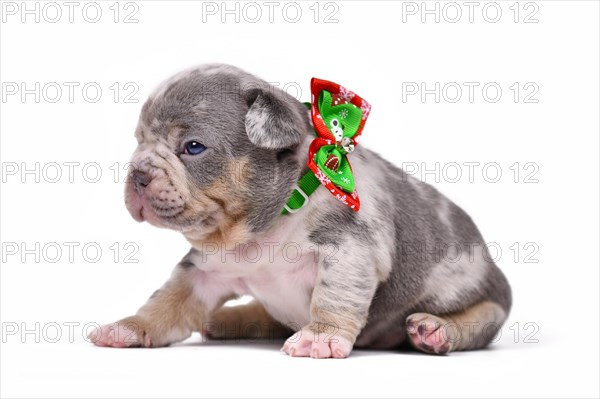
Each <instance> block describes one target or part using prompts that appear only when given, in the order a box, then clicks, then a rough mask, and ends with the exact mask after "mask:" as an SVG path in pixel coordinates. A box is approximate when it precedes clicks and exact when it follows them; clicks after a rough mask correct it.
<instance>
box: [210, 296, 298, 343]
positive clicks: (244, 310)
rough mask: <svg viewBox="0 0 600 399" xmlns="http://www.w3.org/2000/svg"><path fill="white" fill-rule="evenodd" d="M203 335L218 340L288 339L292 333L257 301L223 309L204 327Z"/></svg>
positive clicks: (211, 317)
mask: <svg viewBox="0 0 600 399" xmlns="http://www.w3.org/2000/svg"><path fill="white" fill-rule="evenodd" d="M202 333H203V334H204V333H206V335H207V336H208V337H209V338H217V339H242V338H246V339H258V338H261V339H274V338H287V337H288V336H289V335H290V334H291V333H292V331H291V330H290V329H288V328H287V327H285V326H283V325H282V324H281V323H279V322H278V321H276V320H275V319H273V318H272V317H271V316H270V315H269V314H268V313H267V311H266V310H265V308H264V307H263V306H262V305H261V304H260V303H259V302H257V301H253V302H250V303H249V304H247V305H241V306H232V307H226V306H224V307H221V308H220V309H218V310H216V311H215V312H214V313H213V314H212V315H211V316H210V322H209V323H205V325H204V326H203V332H202Z"/></svg>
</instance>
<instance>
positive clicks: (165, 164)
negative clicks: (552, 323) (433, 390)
mask: <svg viewBox="0 0 600 399" xmlns="http://www.w3.org/2000/svg"><path fill="white" fill-rule="evenodd" d="M135 137H136V138H137V141H138V146H137V148H136V150H135V152H134V154H133V157H132V160H131V162H132V165H133V167H132V168H131V170H130V174H129V179H128V182H127V184H126V196H125V202H126V205H127V208H128V210H129V212H130V213H131V215H132V216H133V218H134V219H136V220H137V221H148V222H149V223H150V224H152V225H155V226H158V227H163V228H169V229H173V230H177V231H179V232H181V233H182V234H183V235H184V237H185V238H186V239H187V240H188V241H189V242H190V243H191V245H192V249H191V250H190V251H189V253H188V254H187V255H185V256H184V257H183V259H182V260H181V262H180V263H179V264H178V265H177V266H176V267H175V269H174V271H173V273H172V276H171V278H170V279H169V280H168V281H167V282H166V283H165V284H164V285H163V287H161V288H160V289H159V290H157V291H156V292H155V293H154V294H153V295H152V296H151V297H150V299H149V300H148V302H147V303H146V304H145V305H144V306H142V307H141V308H140V309H139V310H138V312H137V313H136V314H135V315H134V316H131V317H127V318H125V319H122V320H120V321H118V322H116V323H113V324H109V325H105V326H103V327H102V328H101V329H99V330H98V331H95V332H93V333H92V334H91V335H90V338H91V339H92V340H93V342H94V343H95V344H96V345H99V346H112V347H130V346H142V347H158V346H165V345H169V344H171V343H174V342H178V341H181V340H184V339H185V338H187V337H189V336H190V334H191V333H192V332H193V331H203V332H204V333H206V334H208V335H209V336H212V337H216V338H244V337H247V338H274V337H282V336H285V337H289V338H288V340H287V341H286V343H285V344H284V347H283V350H284V351H285V352H286V353H287V354H289V355H291V356H311V357H314V358H328V357H335V358H344V357H347V356H348V355H349V354H350V352H351V350H352V348H353V347H354V346H357V347H368V348H379V349H382V348H396V347H398V346H399V345H401V344H402V343H404V342H410V343H412V344H413V346H414V347H415V348H417V349H419V350H421V351H423V352H427V353H435V354H444V353H447V352H450V351H456V350H466V349H476V348H482V347H484V346H486V345H487V344H488V343H489V342H490V341H491V340H492V339H493V338H494V336H495V334H496V333H497V331H498V330H499V328H500V327H501V325H502V323H503V322H504V321H505V320H506V317H507V315H508V312H509V309H510V306H511V292H510V288H509V285H508V283H507V281H506V279H505V277H504V275H503V274H502V272H501V271H500V270H499V269H498V268H497V266H496V265H495V264H494V263H493V262H492V261H491V260H489V257H488V256H486V255H487V254H486V251H485V244H484V240H483V238H482V237H481V234H480V233H479V231H478V230H477V228H476V227H475V225H474V224H473V222H472V220H471V218H470V217H469V216H468V215H467V214H466V213H465V212H464V211H463V210H462V209H460V208H459V207H458V206H456V205H455V204H453V203H452V202H451V201H449V200H448V199H447V198H445V197H444V196H443V195H441V194H440V193H439V192H438V191H437V190H436V189H434V188H433V187H431V186H429V185H427V184H425V183H423V182H421V181H418V180H417V179H415V178H413V177H411V176H408V175H406V174H405V173H404V172H403V171H402V170H401V169H399V168H397V167H395V166H393V165H392V164H390V163H389V162H387V161H385V160H383V159H382V158H380V157H379V156H378V155H377V154H375V153H373V152H371V151H369V150H367V149H365V148H362V147H361V146H358V147H357V148H356V150H355V151H354V152H353V153H352V155H351V162H352V166H353V174H354V177H355V180H356V186H357V191H358V192H360V196H361V208H360V212H354V211H353V210H351V209H350V208H349V207H347V206H345V205H344V204H342V203H341V202H340V201H337V200H336V199H335V198H333V197H332V196H331V195H330V193H329V192H328V191H329V190H327V189H325V188H324V187H320V188H319V189H317V190H316V191H315V193H314V194H313V195H312V196H311V197H310V201H309V202H308V203H307V204H306V206H304V207H303V208H302V209H301V210H300V211H298V212H296V213H293V214H288V215H282V208H283V207H284V205H285V204H286V202H287V201H288V198H289V197H290V195H291V193H292V192H293V190H294V188H295V186H296V184H297V182H298V180H299V178H300V177H301V176H302V175H304V174H305V173H306V171H307V170H308V169H307V166H306V157H307V153H308V147H309V144H310V143H311V141H312V140H313V139H314V137H315V136H314V128H313V126H312V122H311V119H310V115H309V112H308V111H307V110H306V108H305V106H304V105H303V104H302V103H300V102H298V101H297V100H295V99H294V98H292V97H290V96H289V95H287V94H286V93H284V92H282V91H280V90H278V89H276V88H274V87H272V86H270V85H269V84H268V83H266V82H265V81H263V80H261V79H259V78H257V77H255V76H253V75H251V74H248V73H246V72H244V71H242V70H240V69H237V68H235V67H232V66H227V65H220V64H212V65H204V66H201V67H198V68H195V69H193V70H189V71H186V72H183V73H180V74H178V75H175V76H174V77H172V78H171V79H169V80H167V81H166V82H164V83H163V84H162V85H161V86H160V87H159V88H158V89H157V90H156V92H155V93H154V94H152V95H151V96H150V98H149V99H148V100H147V102H146V103H145V104H144V106H143V108H142V112H141V115H140V119H139V124H138V127H137V129H136V131H135ZM453 251H454V252H453ZM449 252H453V253H450V254H449ZM245 294H248V295H251V296H252V297H254V298H255V299H254V301H253V302H251V303H250V304H247V305H244V306H237V307H223V304H224V303H225V302H226V301H227V300H229V299H231V298H235V297H237V296H240V295H245ZM292 334H293V335H292Z"/></svg>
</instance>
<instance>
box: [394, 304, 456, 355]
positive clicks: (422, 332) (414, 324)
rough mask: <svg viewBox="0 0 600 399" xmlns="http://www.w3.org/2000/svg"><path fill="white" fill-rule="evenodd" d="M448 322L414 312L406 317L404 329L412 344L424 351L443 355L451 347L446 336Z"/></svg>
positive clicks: (449, 340) (450, 341)
mask: <svg viewBox="0 0 600 399" xmlns="http://www.w3.org/2000/svg"><path fill="white" fill-rule="evenodd" d="M447 325H448V322H446V321H445V320H444V319H442V318H440V317H437V316H434V315H431V314H428V313H414V314H412V315H410V316H408V318H407V319H406V330H407V333H408V336H409V337H410V341H411V343H412V344H413V346H414V347H415V348H417V349H419V350H420V351H423V352H425V353H431V354H436V355H445V354H446V353H448V352H450V351H451V350H452V349H453V342H452V340H451V339H449V337H448V336H447V328H446V326H447Z"/></svg>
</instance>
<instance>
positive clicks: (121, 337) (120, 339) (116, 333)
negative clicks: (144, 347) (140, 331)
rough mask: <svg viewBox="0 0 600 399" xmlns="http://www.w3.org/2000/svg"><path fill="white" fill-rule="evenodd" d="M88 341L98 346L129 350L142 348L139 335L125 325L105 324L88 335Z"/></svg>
mask: <svg viewBox="0 0 600 399" xmlns="http://www.w3.org/2000/svg"><path fill="white" fill-rule="evenodd" d="M88 339H89V340H90V341H91V342H92V343H93V344H94V345H96V346H109V347H113V348H128V347H132V346H140V343H139V341H138V336H137V333H136V332H135V331H134V330H133V329H131V328H128V327H127V325H126V324H125V325H124V324H118V323H112V324H105V325H103V326H102V327H100V329H95V330H93V331H92V332H90V333H89V334H88Z"/></svg>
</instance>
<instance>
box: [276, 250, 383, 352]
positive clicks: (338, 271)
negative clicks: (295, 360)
mask: <svg viewBox="0 0 600 399" xmlns="http://www.w3.org/2000/svg"><path fill="white" fill-rule="evenodd" d="M352 248H353V249H354V252H353V253H348V252H346V251H340V252H341V253H340V254H339V256H337V259H335V262H332V261H321V262H320V264H319V270H318V272H317V281H316V285H315V288H314V290H313V294H312V298H311V306H310V314H311V321H310V323H309V324H308V325H307V326H305V327H304V328H302V329H301V330H300V331H298V332H297V333H296V334H294V335H293V336H292V337H290V338H288V340H287V341H286V342H285V344H284V346H283V348H282V350H283V351H284V352H286V353H287V354H288V355H290V356H310V357H313V358H329V357H334V358H345V357H347V356H348V355H349V354H350V352H351V351H352V347H353V345H354V342H355V341H356V337H357V336H358V334H359V333H360V331H361V330H362V328H363V327H364V326H365V324H366V322H367V316H368V312H369V306H370V304H371V300H372V299H373V295H374V294H375V290H376V287H377V283H378V278H377V272H376V269H375V267H373V266H372V265H371V264H370V262H369V257H368V256H366V254H364V253H356V249H355V248H356V247H352ZM342 252H343V253H342Z"/></svg>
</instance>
